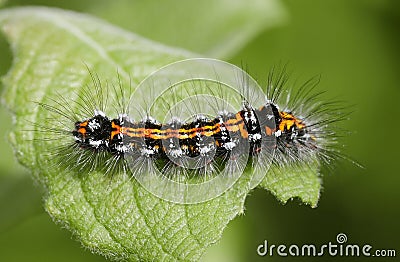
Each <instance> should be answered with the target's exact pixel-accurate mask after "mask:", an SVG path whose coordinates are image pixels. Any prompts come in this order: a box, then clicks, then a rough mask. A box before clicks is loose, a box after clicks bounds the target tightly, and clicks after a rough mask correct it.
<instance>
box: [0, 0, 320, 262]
mask: <svg viewBox="0 0 400 262" xmlns="http://www.w3.org/2000/svg"><path fill="white" fill-rule="evenodd" d="M0 25H1V28H2V31H3V32H4V34H5V35H6V37H7V38H8V40H9V42H10V43H11V47H12V51H13V54H14V62H13V65H12V68H11V70H10V71H9V72H8V74H7V76H6V77H4V78H3V84H4V88H5V93H4V96H3V98H4V101H5V103H6V105H7V107H8V108H9V109H10V110H11V111H12V112H13V114H14V117H15V120H16V121H15V125H14V129H13V131H12V133H11V143H12V145H13V147H14V148H15V152H16V155H17V157H18V159H19V161H20V162H21V163H22V164H23V165H25V166H26V167H28V168H29V169H30V170H31V171H32V173H33V175H34V177H35V179H36V180H37V181H39V183H40V184H41V185H42V186H43V187H44V189H45V191H46V194H45V198H44V201H45V208H46V210H47V212H48V213H49V214H50V215H51V217H52V218H53V219H54V221H56V222H57V223H60V224H61V225H62V226H63V227H66V228H68V229H69V230H71V231H72V232H73V234H74V235H75V236H76V237H77V238H78V239H79V240H80V241H81V243H82V244H83V245H84V246H85V247H86V248H89V249H90V250H92V251H93V252H95V253H100V254H102V255H104V256H107V257H111V258H116V259H126V260H129V261H137V260H145V261H152V260H168V261H173V260H177V259H179V260H198V259H199V258H200V257H201V255H202V254H203V253H204V251H205V249H206V248H207V247H208V246H210V245H212V244H214V243H215V242H217V241H218V240H219V239H220V238H221V235H222V232H223V230H224V228H225V227H226V226H227V224H228V223H229V221H230V220H232V219H233V218H235V217H236V216H237V215H238V214H241V213H243V210H244V201H245V198H246V195H247V194H248V192H249V191H250V190H251V187H252V186H254V185H251V178H252V177H251V175H247V174H246V175H243V176H241V178H240V179H239V180H238V181H237V183H236V184H235V185H234V186H233V187H232V188H230V189H229V190H228V191H226V192H225V193H224V194H222V195H221V196H219V197H217V198H215V199H213V200H209V201H207V202H204V203H200V204H191V205H188V204H186V205H184V204H174V203H170V202H167V201H164V200H162V199H159V198H157V197H155V196H153V195H152V194H150V193H148V192H147V191H146V190H145V189H143V188H142V187H141V186H140V185H139V184H138V183H137V182H136V180H135V179H132V177H131V176H130V175H129V174H121V175H118V176H114V177H111V178H110V176H105V175H104V174H103V173H101V172H90V173H89V174H76V173H74V172H73V171H72V170H63V169H61V168H60V167H59V166H57V165H54V164H53V165H52V163H51V161H52V159H50V158H49V156H48V155H47V154H44V152H45V151H46V150H47V148H44V147H43V145H46V144H45V143H39V142H38V141H37V140H35V138H37V137H36V136H37V135H38V132H33V131H31V132H29V131H27V123H29V122H31V123H39V124H40V123H42V121H44V120H45V119H47V118H49V117H51V116H52V115H51V112H49V111H48V110H46V109H44V108H43V107H39V106H37V104H36V103H33V102H32V101H37V102H44V103H49V101H50V100H49V99H51V98H54V97H57V94H61V95H62V96H63V97H68V99H77V96H76V92H77V91H78V92H79V91H80V90H81V89H82V88H81V87H83V86H85V85H91V84H92V79H91V78H90V75H89V74H88V71H87V69H86V66H87V67H89V68H90V69H91V70H92V71H93V72H95V73H96V74H97V75H98V76H99V77H100V78H101V79H102V80H104V81H107V80H113V79H115V78H116V75H117V71H118V75H119V76H120V78H121V81H122V83H123V87H124V88H126V89H127V90H129V83H131V84H132V86H135V85H137V84H138V83H139V82H140V81H141V80H143V79H144V78H145V77H146V76H147V75H148V74H150V73H151V72H153V71H155V70H156V69H158V68H160V67H161V66H164V65H166V64H168V63H170V62H173V61H177V60H181V59H184V58H188V57H193V56H195V55H194V54H192V53H190V52H186V51H183V50H181V49H174V48H170V47H167V46H164V45H161V44H158V43H155V42H152V41H149V40H146V39H144V38H142V37H140V36H137V35H135V34H133V33H129V32H126V31H123V30H121V29H118V28H116V27H113V26H111V25H109V24H107V23H105V22H103V21H100V20H98V19H95V18H93V17H90V16H87V15H82V14H77V13H73V12H67V11H62V10H58V9H49V8H34V7H29V8H16V9H9V10H3V11H0ZM111 95H112V94H111ZM62 142H63V141H59V140H54V141H53V143H54V144H55V145H57V144H60V145H61V144H62ZM303 173H304V172H303ZM303 173H301V172H299V174H298V175H299V176H300V179H293V176H292V175H287V174H286V172H273V174H274V177H272V178H271V179H266V180H264V182H263V186H264V187H266V188H270V189H271V190H272V192H274V193H275V194H277V195H278V198H279V199H281V200H283V199H288V198H291V197H296V196H300V197H301V198H302V199H303V200H304V201H306V202H308V203H311V204H312V205H314V204H315V203H316V202H315V201H316V199H315V195H314V192H316V191H319V184H318V185H317V184H316V183H314V182H311V184H312V185H313V186H310V188H311V189H312V190H313V191H312V193H311V194H312V195H311V196H307V192H306V191H305V190H292V189H293V188H294V187H296V186H298V185H297V184H296V185H293V183H303V182H304V183H305V184H307V183H309V180H310V181H311V180H312V181H315V179H318V178H317V173H316V172H315V173H313V174H311V173H307V174H303ZM268 175H269V174H268ZM280 176H282V178H281V177H280Z"/></svg>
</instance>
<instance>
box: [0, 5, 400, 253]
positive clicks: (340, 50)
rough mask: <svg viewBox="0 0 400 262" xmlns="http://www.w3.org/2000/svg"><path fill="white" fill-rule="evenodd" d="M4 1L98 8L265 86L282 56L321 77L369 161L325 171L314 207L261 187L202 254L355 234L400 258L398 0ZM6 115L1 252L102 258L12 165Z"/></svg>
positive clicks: (4, 60) (349, 140) (356, 150)
mask: <svg viewBox="0 0 400 262" xmlns="http://www.w3.org/2000/svg"><path fill="white" fill-rule="evenodd" d="M0 2H6V3H5V4H3V7H2V8H7V7H8V6H19V5H21V6H22V5H46V6H56V7H61V8H65V9H71V10H76V11H80V12H86V13H90V14H93V15H95V16H98V17H100V18H103V19H106V20H108V21H109V22H111V23H114V24H116V25H118V26H121V27H123V28H126V29H128V30H131V31H134V32H137V33H139V34H141V35H143V36H145V37H148V38H150V39H154V40H156V41H159V42H162V43H165V44H169V45H172V46H178V47H182V48H186V49H189V50H192V51H195V52H198V53H199V54H204V55H207V56H211V57H216V58H222V59H224V60H226V61H229V62H232V63H234V64H237V65H243V64H244V65H246V66H247V68H248V69H249V71H250V74H251V75H253V76H254V77H255V78H257V79H259V81H260V82H261V83H265V80H266V76H267V72H268V70H269V69H270V68H271V67H272V66H273V65H276V64H279V63H280V62H289V67H290V69H292V70H293V71H294V75H295V76H299V78H300V79H303V80H306V79H307V78H308V77H311V76H314V75H316V74H321V75H322V81H321V84H320V85H319V86H318V89H320V90H327V91H328V92H327V93H328V95H327V97H335V98H340V99H342V100H345V101H348V103H349V104H351V105H353V110H354V112H353V113H352V114H351V117H350V120H349V121H346V122H344V123H343V124H342V127H343V128H345V129H346V130H350V131H352V133H351V134H350V135H349V136H348V137H345V138H344V139H343V140H344V143H345V144H346V145H347V146H346V147H345V148H344V149H343V151H344V153H345V154H346V155H349V156H351V157H352V158H353V159H355V160H357V161H358V162H360V163H361V164H362V165H364V166H365V169H362V168H359V167H357V166H355V165H353V164H351V163H349V162H343V163H340V164H339V165H338V166H337V167H335V169H334V171H333V172H332V174H326V175H324V176H323V186H324V189H323V192H322V196H321V199H320V203H319V207H318V208H316V209H312V208H310V207H308V206H304V205H302V204H300V203H299V201H297V200H294V201H291V202H289V203H287V204H286V205H282V204H280V203H279V202H277V201H276V199H275V198H274V197H273V196H272V195H271V194H270V193H268V192H266V191H264V190H255V191H253V192H252V194H251V195H250V196H249V197H248V198H247V201H246V213H245V215H243V216H241V217H238V218H236V219H235V220H234V221H232V222H231V223H230V224H229V226H228V228H227V229H226V231H225V233H224V236H223V238H222V240H221V242H219V243H218V244H217V245H215V246H214V247H212V248H210V249H209V251H208V252H207V253H206V254H205V256H204V259H203V260H204V261H257V260H260V261H261V260H265V261H277V260H278V261H279V260H289V261H290V260H291V258H280V257H277V256H273V257H269V256H267V257H259V256H257V253H256V248H257V246H258V245H259V244H261V243H263V241H264V240H268V242H269V243H273V244H286V245H290V244H298V245H302V244H310V243H314V244H316V245H321V244H325V243H327V242H329V241H331V242H335V241H336V235H337V234H338V233H346V234H347V237H348V243H357V244H360V245H363V244H366V243H368V244H370V245H372V246H373V247H374V248H381V249H396V251H397V253H398V254H397V259H398V257H399V256H400V244H399V243H400V223H399V221H400V209H399V206H400V205H399V201H400V193H399V192H400V191H399V187H400V176H399V174H400V172H399V171H396V170H398V167H397V165H398V163H397V159H398V158H399V156H400V154H399V153H398V151H397V150H400V142H399V139H398V138H397V137H396V135H397V132H398V130H399V128H400V122H399V120H398V116H399V115H400V109H399V105H398V104H399V102H398V101H399V100H400V86H399V84H398V83H400V48H399V47H400V2H399V1H397V0H353V1H347V0H319V1H317V0H302V1H299V0H285V1H280V2H279V1H278V0H277V1H268V0H251V1H245V0H243V1H234V0H230V1H224V0H221V1H212V2H211V1H193V0H190V1H178V0H167V1H163V2H161V1H160V2H157V1H144V0H142V1H128V0H119V1H106V0H101V1H76V0H74V1H61V0H60V1H54V0H53V1H51V0H47V1H46V0H42V1H39V0H37V1H35V0H31V1H24V0H19V1H12V0H10V1H0ZM252 5H254V6H253V8H252V7H251V6H252ZM246 6H247V7H248V8H247V7H246ZM257 6H260V8H258V7H257ZM243 7H246V8H243ZM254 7H256V8H254ZM235 8H236V9H235ZM238 10H239V12H238ZM241 10H243V12H241ZM257 10H259V12H257ZM183 20H184V21H185V22H182V21H183ZM186 21H187V22H186ZM0 58H1V59H0V73H1V75H4V74H5V73H6V72H7V70H8V68H9V67H10V65H11V62H12V55H11V53H10V49H9V46H8V44H7V42H6V40H5V39H4V38H3V37H1V38H0ZM0 121H1V122H0V123H1V124H0V126H1V128H0V137H1V139H0V148H1V149H0V152H1V157H0V261H105V260H104V258H102V257H100V256H96V255H92V254H91V253H90V252H88V251H84V250H83V248H82V247H80V244H79V243H78V242H76V241H74V240H73V236H71V234H70V233H69V232H67V231H66V230H63V229H61V228H59V226H57V225H55V224H54V223H53V222H52V221H51V219H50V218H49V217H48V215H47V214H45V213H44V211H43V208H42V206H41V192H40V189H39V188H38V187H36V186H35V185H34V183H33V182H32V180H31V178H30V177H29V174H28V171H26V170H24V169H23V168H21V167H19V166H18V164H17V163H16V162H15V160H14V157H13V152H12V149H11V148H10V146H9V145H8V144H7V142H6V137H7V132H8V130H10V128H11V127H10V123H11V117H10V116H9V115H8V114H7V113H6V111H5V110H4V109H1V110H0ZM292 259H293V258H292ZM333 259H335V258H330V257H323V258H318V257H317V258H309V257H308V258H295V259H293V260H296V261H306V260H307V261H314V260H315V261H325V260H333ZM336 259H338V258H336ZM339 259H340V260H348V261H350V260H351V261H363V260H369V261H371V258H362V257H361V258H345V257H341V258H339ZM379 261H396V259H395V258H386V259H385V258H380V259H379Z"/></svg>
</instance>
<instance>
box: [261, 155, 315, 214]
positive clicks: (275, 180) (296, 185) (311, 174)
mask: <svg viewBox="0 0 400 262" xmlns="http://www.w3.org/2000/svg"><path fill="white" fill-rule="evenodd" d="M319 167H320V166H319V163H318V161H317V160H315V161H314V162H311V163H297V164H294V165H290V166H279V167H277V166H272V167H271V168H270V169H269V170H268V174H267V175H266V176H265V177H264V179H263V180H262V181H261V183H260V184H259V187H261V188H265V189H267V190H269V191H270V192H271V193H272V194H274V195H275V196H276V198H277V199H278V200H280V201H281V202H282V203H286V202H287V201H288V200H289V199H292V198H294V197H298V198H299V199H300V200H301V201H302V202H304V203H306V204H309V205H311V206H312V207H316V206H317V204H318V200H319V195H320V190H321V179H320V178H319V176H318V172H319Z"/></svg>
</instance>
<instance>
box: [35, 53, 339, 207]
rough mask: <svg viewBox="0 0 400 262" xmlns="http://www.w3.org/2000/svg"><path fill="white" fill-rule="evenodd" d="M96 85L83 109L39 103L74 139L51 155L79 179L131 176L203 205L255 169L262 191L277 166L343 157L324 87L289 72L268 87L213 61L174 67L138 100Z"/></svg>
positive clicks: (58, 129)
mask: <svg viewBox="0 0 400 262" xmlns="http://www.w3.org/2000/svg"><path fill="white" fill-rule="evenodd" d="M91 78H92V82H93V85H92V86H89V87H87V88H84V89H82V90H80V92H81V93H80V94H78V96H77V99H76V100H75V101H72V102H71V101H68V99H66V98H65V97H62V96H60V97H59V98H57V99H50V101H52V102H53V104H48V103H44V102H41V103H39V105H40V106H41V107H43V108H45V109H46V110H49V111H50V112H52V113H53V115H54V118H52V119H50V120H48V121H52V123H51V124H47V125H45V126H44V127H45V128H46V129H47V132H50V133H53V134H54V133H56V134H58V135H62V136H63V137H65V141H68V143H65V145H62V146H61V147H58V148H56V149H53V150H52V152H53V153H52V154H53V157H55V158H57V159H58V161H56V163H58V165H63V164H64V167H65V168H68V169H74V170H75V171H78V172H79V173H89V172H91V171H93V170H97V169H102V170H104V172H105V173H112V174H114V173H118V172H121V171H122V172H131V173H132V174H133V177H134V178H135V179H137V180H138V181H139V182H140V183H141V184H142V185H143V186H144V187H146V189H148V190H149V191H151V192H152V193H154V194H155V195H157V196H159V197H162V198H164V199H166V200H169V201H173V202H178V203H197V202H203V201H206V200H208V199H211V198H213V197H216V196H218V195H220V194H222V193H223V192H224V191H225V190H227V189H228V188H229V187H230V186H232V185H233V184H234V183H235V182H236V181H237V179H238V178H239V177H240V176H241V175H242V174H243V173H244V170H245V169H246V168H248V167H250V168H251V169H253V170H256V171H255V173H256V174H258V175H256V176H255V177H254V178H253V180H252V183H253V184H254V185H256V184H257V183H259V182H260V180H261V179H262V178H263V176H264V175H266V174H267V173H268V168H269V167H270V166H271V165H277V166H286V165H291V164H296V163H298V162H307V161H311V160H312V159H315V158H317V159H318V160H319V161H321V162H323V163H330V162H331V161H332V160H334V159H336V158H337V157H338V156H340V151H338V150H337V147H336V145H337V141H336V137H337V134H336V130H335V128H333V127H332V124H333V123H335V122H337V121H340V120H342V119H343V118H344V117H345V115H344V114H342V113H341V112H340V110H339V109H338V108H340V107H338V105H337V103H336V102H321V101H320V96H321V93H319V92H316V91H314V87H315V86H316V84H317V83H318V82H319V80H318V79H312V80H310V81H308V82H306V83H304V84H303V85H302V86H301V87H300V88H298V90H297V91H296V92H294V91H292V90H291V89H288V88H287V87H286V85H287V79H288V75H287V73H286V71H285V70H284V69H282V70H272V71H271V73H270V75H269V77H268V83H267V86H266V88H265V89H262V88H261V87H260V86H259V85H258V83H257V82H256V81H255V80H254V79H252V78H251V77H250V76H249V75H248V74H247V73H246V72H245V71H243V70H242V69H240V68H238V67H236V66H234V65H231V64H228V63H226V62H222V61H219V60H214V59H188V60H183V61H178V62H176V63H172V64H170V65H167V66H165V67H163V68H161V69H159V70H158V71H156V72H155V73H153V74H151V75H150V76H149V77H147V78H146V79H145V80H143V81H142V82H141V83H140V84H139V85H138V86H137V87H136V88H135V89H134V90H132V89H129V93H130V94H126V92H125V91H124V90H125V89H124V88H123V85H122V83H121V80H120V79H119V81H118V84H117V85H116V87H115V86H114V88H113V89H112V90H111V91H110V90H109V89H107V88H105V87H104V86H103V85H102V84H101V81H100V79H99V77H98V76H97V75H95V74H93V73H91ZM199 86H200V87H199ZM109 92H114V93H115V96H114V97H115V98H114V101H112V104H113V105H114V107H116V112H117V113H116V114H115V115H114V116H113V117H112V116H110V115H109V114H107V113H106V110H107V107H108V101H107V100H108V99H107V97H108V96H109V95H108V93H109ZM60 116H61V119H60ZM132 116H133V117H132ZM157 118H161V119H162V118H163V119H162V120H164V121H160V120H158V119H157ZM134 119H136V120H134ZM49 126H52V128H50V129H49V128H48V127H49ZM39 127H40V128H39V129H43V128H44V127H43V126H39ZM63 139H64V138H63ZM54 152H55V153H54ZM161 188H162V189H161Z"/></svg>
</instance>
